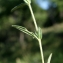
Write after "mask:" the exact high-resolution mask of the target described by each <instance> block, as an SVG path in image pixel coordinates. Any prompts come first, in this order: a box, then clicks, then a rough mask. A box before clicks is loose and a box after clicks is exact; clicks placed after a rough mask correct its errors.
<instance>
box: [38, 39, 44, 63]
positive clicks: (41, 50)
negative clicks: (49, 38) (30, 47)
mask: <svg viewBox="0 0 63 63" xmlns="http://www.w3.org/2000/svg"><path fill="white" fill-rule="evenodd" d="M38 41H39V46H40V52H41V58H42V63H44V55H43V48H42V44H41V39H39V40H38Z"/></svg>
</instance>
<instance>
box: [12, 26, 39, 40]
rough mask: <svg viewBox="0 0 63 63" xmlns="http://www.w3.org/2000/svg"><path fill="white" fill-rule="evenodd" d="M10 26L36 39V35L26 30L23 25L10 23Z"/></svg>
mask: <svg viewBox="0 0 63 63" xmlns="http://www.w3.org/2000/svg"><path fill="white" fill-rule="evenodd" d="M12 27H15V28H16V29H18V30H20V31H22V32H24V33H26V34H28V35H29V36H32V37H33V38H36V39H38V38H37V36H36V35H35V34H34V33H33V32H30V31H28V30H27V29H26V28H25V27H22V26H18V25H12Z"/></svg>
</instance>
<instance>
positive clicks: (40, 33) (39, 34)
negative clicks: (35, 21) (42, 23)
mask: <svg viewBox="0 0 63 63" xmlns="http://www.w3.org/2000/svg"><path fill="white" fill-rule="evenodd" d="M35 34H36V36H37V37H38V38H39V39H42V29H41V28H40V27H38V31H36V33H35Z"/></svg>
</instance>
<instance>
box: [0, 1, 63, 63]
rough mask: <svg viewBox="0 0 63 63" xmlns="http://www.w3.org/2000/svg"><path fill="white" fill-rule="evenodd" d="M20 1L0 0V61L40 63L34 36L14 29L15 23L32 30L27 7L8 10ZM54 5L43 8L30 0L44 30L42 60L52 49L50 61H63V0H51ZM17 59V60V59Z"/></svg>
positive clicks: (55, 62) (38, 22)
mask: <svg viewBox="0 0 63 63" xmlns="http://www.w3.org/2000/svg"><path fill="white" fill-rule="evenodd" d="M21 3H23V0H0V63H16V62H19V61H20V60H21V63H41V57H40V50H39V45H38V43H37V41H36V40H35V39H32V38H31V37H29V36H28V35H26V34H23V33H22V32H20V31H18V30H16V29H15V28H13V27H12V26H11V25H13V24H16V25H17V24H18V25H21V26H24V27H26V28H27V29H28V30H30V31H33V32H34V24H33V21H32V18H31V15H30V11H29V9H28V7H27V6H24V7H23V6H22V7H21V8H18V9H17V10H15V11H13V12H11V9H12V8H13V7H15V6H17V5H19V4H21ZM54 3H56V4H57V7H56V8H53V6H52V7H50V8H49V10H47V11H45V10H43V9H41V8H40V7H39V6H38V5H37V4H35V3H34V0H32V4H31V5H32V8H33V11H34V14H35V17H36V20H37V24H38V25H39V26H41V27H42V30H43V39H42V43H43V50H44V55H45V59H46V60H45V62H46V61H47V58H48V57H49V54H50V53H51V52H52V53H53V56H52V61H51V63H63V51H62V49H63V30H62V29H63V23H62V22H63V8H62V7H63V1H60V0H54ZM52 4H53V3H52ZM18 58H20V60H19V59H18Z"/></svg>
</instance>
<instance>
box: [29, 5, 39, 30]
mask: <svg viewBox="0 0 63 63" xmlns="http://www.w3.org/2000/svg"><path fill="white" fill-rule="evenodd" d="M28 6H29V9H30V12H31V15H32V18H33V21H34V25H35V29H36V31H37V30H38V27H37V23H36V19H35V17H34V14H33V11H32V7H31V5H30V4H29V5H28Z"/></svg>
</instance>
